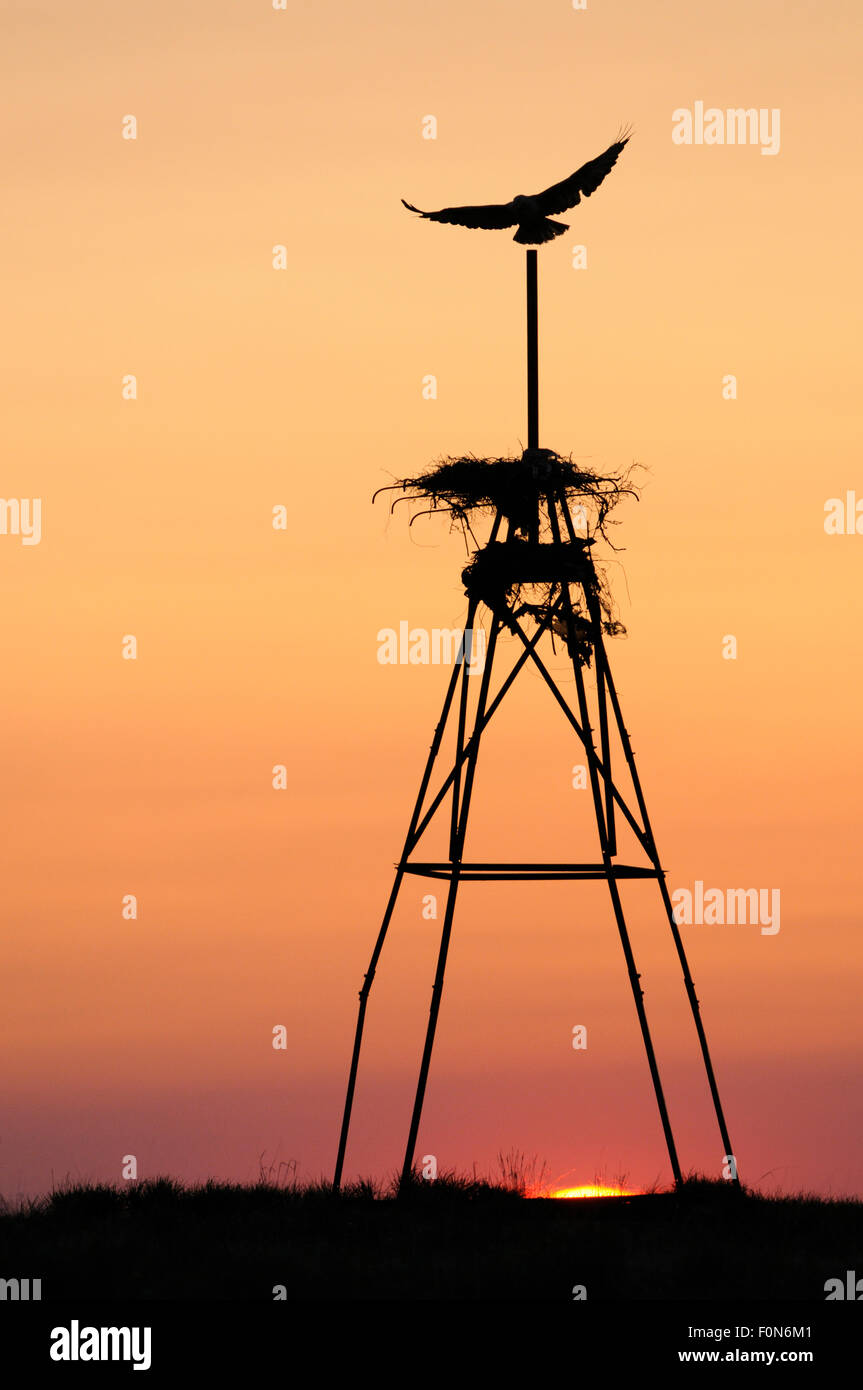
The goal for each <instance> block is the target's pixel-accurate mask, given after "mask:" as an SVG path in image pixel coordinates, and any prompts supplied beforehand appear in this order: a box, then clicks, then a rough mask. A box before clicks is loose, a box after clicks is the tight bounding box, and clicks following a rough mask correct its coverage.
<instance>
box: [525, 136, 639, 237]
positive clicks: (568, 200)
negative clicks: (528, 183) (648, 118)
mask: <svg viewBox="0 0 863 1390" xmlns="http://www.w3.org/2000/svg"><path fill="white" fill-rule="evenodd" d="M628 139H629V136H628V135H624V136H623V137H622V138H621V139H620V140H617V141H615V143H614V144H613V145H609V147H608V149H607V150H606V151H605V153H604V154H600V155H597V157H596V159H591V160H590V161H589V162H588V163H587V164H582V166H581V168H580V169H576V171H575V173H574V174H570V176H569V178H568V179H562V180H561V182H560V183H553V184H552V186H551V188H547V189H546V190H545V192H544V193H538V194H537V196H536V202H537V203H538V204H539V207H540V208H541V210H542V211H543V212H544V213H545V215H546V217H548V216H549V215H550V214H551V213H554V212H566V210H567V208H574V207H575V206H576V204H577V203H580V202H581V195H582V193H583V194H584V196H585V197H586V198H588V197H590V195H591V193H593V192H594V191H595V190H596V189H597V188H599V185H600V184H601V183H602V180H603V179H604V178H605V176H606V174H608V173H610V172H611V170H612V169H613V168H614V166H615V164H616V163H617V156H618V155H619V154H620V151H621V150H622V149H623V147H624V145H625V144H626V142H627V140H628Z"/></svg>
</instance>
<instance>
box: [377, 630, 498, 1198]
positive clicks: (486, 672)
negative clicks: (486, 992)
mask: <svg viewBox="0 0 863 1390" xmlns="http://www.w3.org/2000/svg"><path fill="white" fill-rule="evenodd" d="M498 628H499V620H498V618H497V615H496V614H495V615H494V616H493V618H492V624H491V633H490V635H489V640H488V651H487V653H486V660H485V666H484V668H483V673H482V679H481V682H480V689H479V696H478V698H477V706H476V713H475V716H474V727H473V734H472V738H471V751H470V753H469V754H468V757H467V760H466V764H467V765H466V769H465V779H464V791H463V793H462V795H461V798H460V802H459V787H458V783H457V782H454V783H453V824H454V826H455V834H454V838H453V841H452V844H451V849H450V863H451V878H450V884H449V892H448V893H447V901H446V911H445V913H444V922H443V928H442V930H441V942H440V950H439V951H438V960H437V969H436V970H435V978H434V984H433V986H432V998H431V1006H430V1008H429V1021H428V1026H427V1028H426V1036H425V1044H424V1046H423V1055H422V1061H421V1063H420V1074H419V1080H418V1082H417V1091H416V1097H415V1099H414V1108H413V1113H412V1115H411V1123H410V1130H409V1132H408V1142H407V1148H406V1150H405V1160H404V1165H403V1167H402V1175H401V1183H400V1188H399V1190H400V1193H405V1192H406V1191H407V1190H408V1185H409V1183H410V1180H411V1175H412V1172H413V1162H414V1151H415V1149H416V1143H417V1136H418V1134H419V1127H420V1120H421V1118H422V1109H423V1102H424V1100H425V1092H426V1083H427V1081H428V1074H429V1067H430V1065H431V1055H432V1049H433V1047H434V1039H435V1031H436V1029H437V1020H438V1014H439V1013H440V1005H441V998H442V996H443V984H444V973H445V971H446V962H447V955H448V953H449V943H450V936H451V934H452V924H453V917H454V916H455V904H456V897H457V894H458V886H459V870H460V867H461V860H462V855H463V853H464V842H465V836H466V834H467V818H468V812H469V810H470V799H471V793H472V791H473V780H474V774H475V772H476V764H477V758H478V756H479V743H480V731H481V729H482V724H483V719H484V715H485V707H486V702H487V700H488V690H489V684H490V682H491V668H492V664H493V661H494V653H495V647H496V645H497V634H498ZM469 679H470V677H469V675H468V669H467V666H466V665H465V666H464V668H463V672H462V711H464V708H465V702H466V700H467V682H468V680H469ZM463 737H464V719H463V717H462V718H460V720H459V743H458V748H457V749H456V758H457V759H459V758H460V757H461V752H462V741H463Z"/></svg>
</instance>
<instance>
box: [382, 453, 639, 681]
mask: <svg viewBox="0 0 863 1390" xmlns="http://www.w3.org/2000/svg"><path fill="white" fill-rule="evenodd" d="M636 467H638V465H634V466H633V467H632V468H630V469H629V470H627V471H626V472H625V473H598V472H596V471H595V470H594V469H590V468H582V467H580V466H579V465H578V464H575V463H573V461H572V459H571V458H567V457H563V456H561V455H559V454H556V453H554V452H553V451H552V450H551V449H526V450H525V451H524V453H523V454H522V455H521V456H519V457H517V458H477V457H476V456H475V455H473V454H467V455H463V456H462V457H460V458H442V459H440V460H438V462H437V463H435V464H434V465H433V466H432V467H430V468H427V469H426V470H425V471H424V472H422V473H417V474H415V476H414V477H411V478H402V479H400V481H398V482H396V483H393V484H392V485H391V486H389V487H386V488H379V489H378V491H377V492H376V493H375V494H374V496H375V497H377V496H378V493H380V492H389V491H397V492H399V493H401V494H402V495H401V496H399V497H396V498H395V500H394V501H393V503H392V506H391V508H390V510H391V511H392V510H394V509H395V507H396V505H397V504H398V503H399V502H402V501H414V502H416V501H427V502H430V503H431V506H430V507H426V508H423V510H422V511H419V512H416V513H415V514H414V516H413V517H412V518H411V525H413V522H414V521H416V520H417V519H418V517H420V516H428V515H430V514H433V513H435V512H444V513H445V514H447V515H448V516H449V517H450V519H451V521H452V523H453V525H457V526H459V527H460V528H461V530H462V531H463V533H464V535H465V539H466V540H467V538H468V537H470V539H471V540H472V541H473V542H474V545H478V542H477V540H476V537H475V535H474V533H473V529H472V525H471V523H472V522H473V521H475V520H476V519H477V518H478V517H482V516H485V515H494V516H496V515H497V514H498V513H500V514H501V516H502V517H503V518H505V520H506V521H508V522H509V531H508V536H507V539H506V540H505V541H503V542H500V541H497V542H493V543H492V544H489V545H486V546H484V547H478V549H477V550H476V552H475V553H474V556H473V559H472V560H471V563H470V564H469V565H468V566H467V568H466V569H465V570H464V572H463V574H462V579H463V580H464V582H465V587H466V592H467V593H469V594H473V595H474V597H476V598H479V599H481V601H482V602H484V603H485V604H486V605H487V606H488V607H490V608H491V609H492V610H494V611H497V612H498V613H499V614H503V612H504V611H508V612H509V613H511V614H512V619H516V618H518V617H520V616H522V615H524V616H526V617H528V618H530V619H532V620H533V621H535V622H541V621H543V620H546V621H549V623H550V630H551V631H552V634H553V635H554V634H556V635H557V636H559V637H562V638H563V639H564V642H565V644H566V646H567V647H568V648H569V650H570V652H571V654H572V655H573V656H574V657H576V658H577V659H578V660H579V661H580V662H581V663H582V664H589V662H590V656H591V650H592V646H593V640H594V636H595V634H594V631H593V626H594V625H593V622H592V620H591V618H590V614H589V612H588V608H587V605H586V603H585V598H586V594H587V593H588V592H590V594H591V596H593V597H595V599H596V600H597V606H598V611H599V622H600V626H601V628H602V632H603V633H605V634H606V635H607V636H617V635H619V634H621V633H624V632H625V631H626V629H625V628H624V626H623V624H622V623H620V622H618V621H617V619H616V617H615V612H614V604H613V600H612V596H611V591H610V588H609V585H608V582H607V580H606V577H605V575H604V574H603V573H602V572H601V571H597V569H596V567H595V565H594V563H593V560H592V557H591V556H590V547H591V546H592V545H593V543H594V539H595V538H596V537H597V536H601V537H602V538H603V540H605V541H607V542H608V544H609V545H611V544H612V543H611V541H610V539H609V536H608V533H607V530H606V528H607V526H608V525H610V524H615V523H614V522H613V521H612V519H611V517H610V513H611V512H612V510H613V509H614V507H616V506H617V503H618V502H619V501H620V500H621V499H622V498H623V497H634V498H636V499H637V498H638V492H637V489H636V487H635V485H634V484H633V481H632V477H633V473H634V471H635V468H636ZM561 501H563V502H565V504H566V507H567V508H568V511H569V515H570V517H571V519H572V524H573V530H574V532H575V533H576V534H575V536H573V534H571V533H570V531H569V528H568V527H565V526H564V523H563V521H562V519H561V516H560V507H559V503H560V502H561ZM551 514H554V515H555V516H556V518H557V522H558V526H559V528H560V531H559V534H558V535H555V534H554V529H553V527H552V525H551V521H550V516H551ZM616 548H617V547H615V546H613V545H612V549H616ZM579 587H581V591H582V592H581V597H580V596H579ZM564 588H567V589H568V590H569V593H570V602H571V604H572V610H573V616H574V621H573V628H569V629H568V628H567V625H566V624H564V623H563V621H562V619H561V618H560V616H559V615H558V614H557V613H556V614H555V615H554V616H552V609H553V608H554V607H555V605H556V604H557V602H558V600H559V599H560V598H561V596H562V594H563V590H564ZM516 605H517V606H516ZM505 621H507V624H508V625H511V621H512V620H511V619H505Z"/></svg>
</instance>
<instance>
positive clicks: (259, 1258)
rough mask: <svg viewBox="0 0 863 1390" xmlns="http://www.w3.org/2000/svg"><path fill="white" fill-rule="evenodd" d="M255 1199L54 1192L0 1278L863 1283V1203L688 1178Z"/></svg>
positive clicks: (357, 1289)
mask: <svg viewBox="0 0 863 1390" xmlns="http://www.w3.org/2000/svg"><path fill="white" fill-rule="evenodd" d="M500 1166H501V1178H500V1180H498V1181H490V1180H487V1179H484V1178H480V1177H477V1175H476V1173H475V1172H474V1173H473V1175H465V1174H459V1173H455V1172H448V1173H441V1174H439V1176H438V1177H437V1179H436V1180H435V1181H433V1182H430V1181H425V1180H423V1179H422V1177H421V1176H420V1175H419V1173H417V1174H416V1175H415V1177H414V1180H413V1181H412V1182H411V1183H410V1184H408V1186H407V1187H406V1188H405V1189H404V1190H403V1192H402V1194H401V1196H400V1197H399V1198H396V1196H395V1190H396V1184H395V1180H394V1179H391V1180H390V1181H388V1182H384V1183H375V1182H371V1181H358V1182H353V1183H349V1184H346V1185H345V1186H344V1187H343V1189H342V1191H341V1192H338V1193H336V1192H334V1191H333V1189H332V1186H331V1184H330V1183H328V1182H326V1181H323V1180H322V1181H319V1182H311V1183H300V1182H298V1181H297V1178H296V1172H295V1170H294V1171H291V1169H290V1166H288V1170H287V1171H284V1170H283V1169H282V1170H280V1171H279V1172H278V1173H277V1174H274V1173H273V1172H272V1170H264V1169H263V1168H262V1177H261V1180H260V1181H258V1182H257V1183H254V1184H252V1185H249V1186H239V1185H234V1184H228V1183H218V1182H213V1181H210V1182H206V1183H204V1184H202V1185H199V1186H193V1187H185V1186H183V1185H181V1184H180V1183H178V1182H175V1181H173V1180H172V1179H170V1178H156V1179H151V1180H148V1181H140V1182H135V1183H128V1184H124V1185H123V1186H122V1187H119V1188H115V1187H109V1186H103V1185H97V1184H80V1183H79V1184H75V1185H71V1184H64V1185H61V1186H60V1187H59V1188H57V1189H56V1190H55V1191H54V1192H52V1193H51V1194H50V1195H48V1196H46V1197H44V1198H40V1199H38V1200H34V1201H27V1202H24V1203H23V1204H22V1205H21V1206H20V1207H19V1208H18V1209H16V1210H11V1209H9V1208H8V1207H7V1208H6V1209H5V1210H4V1211H2V1212H0V1263H2V1269H0V1274H2V1275H3V1276H4V1277H7V1278H8V1277H9V1276H12V1275H14V1276H17V1277H19V1278H28V1277H29V1278H41V1279H42V1296H43V1300H50V1299H58V1298H67V1297H71V1296H74V1297H76V1298H81V1297H87V1298H96V1299H112V1298H143V1299H153V1298H162V1299H182V1298H208V1299H253V1300H272V1299H273V1297H274V1292H273V1290H274V1288H276V1287H277V1286H281V1287H283V1288H284V1290H285V1296H286V1297H287V1299H289V1300H291V1301H294V1300H297V1299H316V1298H326V1299H329V1300H332V1299H333V1298H337V1299H338V1298H343V1299H375V1298H383V1299H440V1298H451V1299H483V1298H490V1299H495V1300H498V1301H499V1300H500V1299H504V1300H506V1299H513V1298H516V1299H519V1300H525V1299H528V1300H530V1299H540V1300H548V1299H552V1300H557V1299H561V1300H565V1301H568V1300H570V1299H571V1298H572V1289H573V1287H574V1286H575V1285H584V1286H585V1288H586V1290H587V1296H588V1298H589V1299H590V1300H619V1299H684V1298H686V1299H689V1298H695V1299H715V1298H729V1299H738V1298H746V1299H772V1298H782V1299H795V1300H815V1301H823V1299H824V1283H825V1281H826V1280H827V1279H830V1278H836V1277H839V1278H842V1279H844V1276H845V1272H846V1270H848V1269H855V1270H856V1271H858V1274H860V1275H863V1203H861V1202H860V1201H856V1200H838V1199H837V1200H825V1199H824V1198H820V1197H817V1196H815V1195H812V1194H803V1195H801V1196H798V1197H781V1196H766V1197H765V1196H761V1195H755V1194H752V1193H747V1192H743V1191H740V1190H736V1189H734V1188H731V1187H730V1186H729V1185H728V1184H726V1183H723V1182H716V1181H713V1180H708V1179H704V1178H700V1177H698V1176H697V1175H690V1177H689V1179H688V1180H687V1181H686V1182H684V1184H683V1185H682V1186H681V1187H680V1188H679V1189H678V1190H677V1191H676V1192H671V1193H661V1192H653V1193H650V1194H646V1195H642V1196H638V1197H632V1198H604V1199H581V1200H575V1201H559V1200H553V1199H548V1198H537V1199H535V1200H527V1199H526V1198H525V1196H524V1193H525V1192H526V1191H528V1190H532V1187H533V1186H534V1185H535V1184H536V1182H537V1179H538V1175H537V1174H536V1171H535V1167H534V1169H533V1170H531V1167H530V1164H527V1163H526V1162H525V1161H524V1160H523V1156H518V1155H516V1156H512V1155H508V1156H506V1157H505V1158H504V1157H503V1156H501V1159H500Z"/></svg>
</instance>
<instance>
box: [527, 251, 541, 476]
mask: <svg viewBox="0 0 863 1390" xmlns="http://www.w3.org/2000/svg"><path fill="white" fill-rule="evenodd" d="M525 266H526V269H527V447H528V448H529V449H538V448H539V364H538V353H537V332H536V251H535V250H529V251H527V252H526V253H525Z"/></svg>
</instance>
